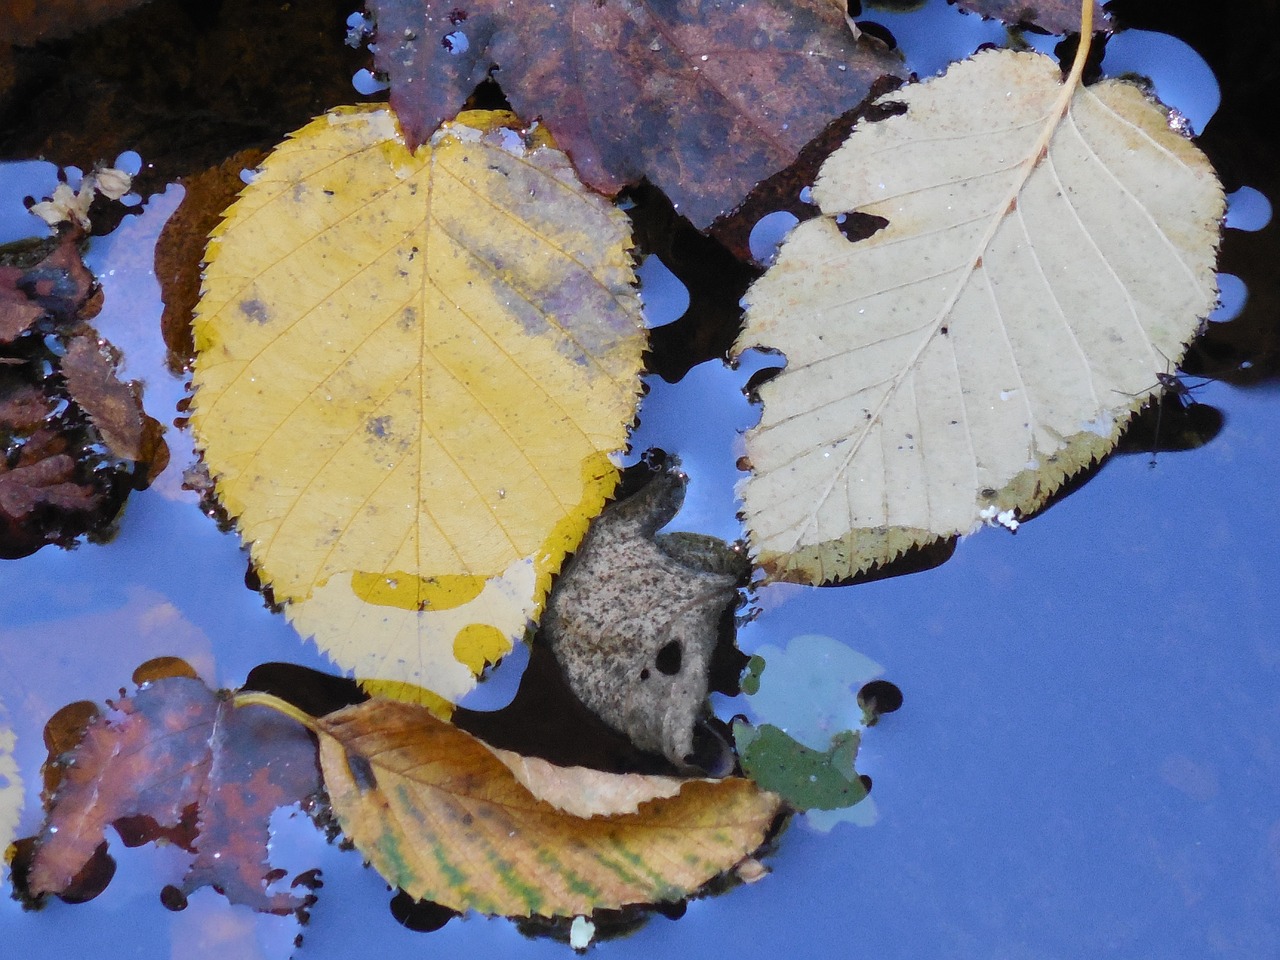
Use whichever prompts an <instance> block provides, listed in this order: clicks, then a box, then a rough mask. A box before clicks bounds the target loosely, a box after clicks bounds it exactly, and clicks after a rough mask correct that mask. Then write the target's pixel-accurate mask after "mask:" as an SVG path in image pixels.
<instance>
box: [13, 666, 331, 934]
mask: <svg viewBox="0 0 1280 960" xmlns="http://www.w3.org/2000/svg"><path fill="white" fill-rule="evenodd" d="M65 739H66V738H65V737H64V736H61V735H58V736H55V737H54V738H53V739H52V745H53V746H54V747H61V746H62V745H63V743H64V741H65ZM50 763H51V764H53V765H56V766H59V767H60V768H61V776H60V778H59V779H58V782H57V784H56V789H55V790H54V793H53V795H52V796H50V797H46V805H47V819H46V822H45V825H44V828H43V829H42V831H41V833H40V834H39V836H38V837H36V838H34V844H31V845H29V846H28V848H27V849H28V851H29V853H28V854H27V856H28V857H29V859H27V860H26V862H25V863H23V864H21V866H20V867H19V868H18V870H17V873H18V874H19V877H18V882H19V884H20V886H21V887H22V889H23V891H24V893H25V895H26V896H28V897H30V898H32V899H38V898H40V897H42V896H45V895H49V894H57V895H59V896H64V897H66V898H69V899H85V898H86V897H85V894H86V891H85V890H84V889H83V886H82V880H83V877H84V875H85V874H86V871H87V870H90V869H92V865H94V864H95V863H97V864H98V865H99V866H101V864H102V861H103V858H104V857H105V853H104V852H102V851H103V849H104V846H103V841H104V836H105V832H106V828H107V827H108V826H113V827H115V829H116V831H117V832H118V833H119V834H120V836H121V839H122V840H123V841H124V842H125V843H126V844H127V845H130V846H136V845H138V844H140V843H146V842H149V841H164V842H168V843H172V844H175V845H176V846H178V847H180V848H182V849H184V850H187V851H190V852H191V853H192V854H193V856H192V859H191V862H190V866H189V868H188V871H187V874H186V877H185V878H184V880H183V883H182V886H181V892H182V893H183V894H184V895H185V894H187V893H190V892H191V891H193V890H196V889H198V888H199V887H202V886H205V885H209V886H213V887H215V888H216V889H218V890H220V891H221V892H223V893H224V894H226V896H227V897H228V898H229V899H230V900H231V901H232V902H234V903H241V904H245V905H246V906H250V907H252V908H254V909H256V910H261V911H265V912H272V913H292V912H295V911H300V910H302V909H304V908H305V907H306V906H308V905H309V904H310V902H311V900H312V899H313V898H312V897H311V896H310V894H309V893H302V892H298V891H296V890H284V891H276V890H268V889H267V886H268V881H269V880H272V879H276V877H275V875H274V874H273V868H272V867H271V865H270V864H269V863H268V854H267V844H268V841H269V839H270V833H269V829H268V818H269V817H270V815H271V813H272V812H273V811H274V810H276V809H277V808H279V807H281V806H286V805H289V804H294V803H303V802H306V801H308V800H310V799H311V798H312V797H313V796H314V795H315V794H316V793H317V792H318V790H319V786H320V784H319V777H318V770H317V768H316V759H315V744H314V742H313V741H312V739H311V736H310V734H308V733H307V731H306V729H305V728H304V727H302V726H300V725H299V724H297V723H296V722H294V721H293V720H291V719H289V718H287V717H285V716H282V715H281V714H280V713H278V712H277V711H274V710H270V709H267V708H263V707H246V708H243V709H236V708H233V707H232V705H231V702H230V700H229V699H228V698H226V697H224V696H221V695H219V694H217V693H214V692H213V691H211V690H209V689H208V687H206V686H205V685H204V684H203V683H202V682H201V681H199V680H196V679H192V678H189V677H181V676H177V677H166V678H163V679H160V680H157V681H155V682H154V683H151V684H148V685H147V686H144V687H143V688H142V689H140V690H139V691H138V692H137V693H136V694H134V695H133V696H130V697H122V698H121V699H119V700H116V701H114V702H111V703H110V709H109V710H108V711H107V712H105V713H104V714H102V715H101V716H98V717H95V718H92V719H91V720H90V721H89V722H88V724H87V727H86V728H85V731H84V735H83V738H82V739H81V740H80V741H79V742H78V743H77V744H76V745H75V746H74V747H73V748H72V749H71V750H70V751H68V752H65V753H58V754H52V753H51V756H50ZM107 873H108V878H109V869H108V870H107ZM89 892H90V893H96V891H89Z"/></svg>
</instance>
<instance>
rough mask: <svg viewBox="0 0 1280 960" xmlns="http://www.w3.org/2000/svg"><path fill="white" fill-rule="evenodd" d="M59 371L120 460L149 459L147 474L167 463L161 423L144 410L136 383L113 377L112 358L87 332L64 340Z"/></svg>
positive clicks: (142, 460) (167, 451) (73, 395)
mask: <svg viewBox="0 0 1280 960" xmlns="http://www.w3.org/2000/svg"><path fill="white" fill-rule="evenodd" d="M62 375H63V376H64V377H65V378H66V381H67V389H68V391H70V393H71V396H72V398H73V399H74V400H75V402H76V403H77V404H79V406H80V409H81V410H83V411H84V412H85V413H86V414H88V416H89V419H90V420H92V421H93V425H94V426H95V427H97V429H98V433H99V434H100V435H101V436H102V441H103V442H104V443H105V444H106V445H107V446H108V447H109V448H110V450H111V452H112V453H113V454H114V455H115V456H117V457H120V458H121V459H123V460H133V461H134V462H137V463H146V464H149V466H150V469H149V473H148V477H147V479H148V480H151V479H154V478H155V477H156V476H157V475H159V473H160V471H162V470H163V469H164V468H165V466H166V465H167V464H168V463H169V448H168V446H167V445H166V444H165V442H164V428H163V427H161V426H160V424H159V422H158V421H157V420H155V419H154V418H153V417H149V416H147V414H146V413H145V412H144V411H143V409H142V389H141V387H140V385H139V384H138V383H137V382H136V381H132V380H131V381H129V382H128V383H125V382H122V381H121V380H119V379H118V378H117V377H116V370H115V360H114V359H113V358H112V357H110V356H108V355H107V354H106V352H105V346H104V344H103V343H101V342H100V341H98V340H97V339H96V338H95V337H93V336H92V333H91V332H90V333H86V334H84V335H82V336H78V337H76V338H75V339H73V340H72V341H71V343H70V344H68V345H67V352H66V355H65V356H63V358H62Z"/></svg>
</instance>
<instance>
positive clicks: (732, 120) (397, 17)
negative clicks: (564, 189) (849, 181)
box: [369, 0, 902, 228]
mask: <svg viewBox="0 0 1280 960" xmlns="http://www.w3.org/2000/svg"><path fill="white" fill-rule="evenodd" d="M369 8H370V10H372V11H373V13H374V14H375V16H376V19H377V23H378V34H377V38H376V39H377V52H376V54H375V60H374V62H375V64H376V66H377V68H378V69H379V70H381V71H385V72H386V73H387V75H388V76H389V77H390V80H391V104H392V106H393V107H394V108H395V110H396V113H397V115H398V116H399V118H400V122H401V124H402V125H403V127H404V130H405V135H406V138H407V139H408V141H409V146H410V148H412V147H414V146H416V145H417V144H419V143H421V142H423V141H425V140H426V139H427V138H428V137H430V136H431V133H432V132H433V131H434V130H435V129H436V127H437V126H438V125H439V124H440V122H441V121H442V120H445V119H448V118H450V117H452V116H453V115H454V114H455V113H457V111H458V110H459V109H460V108H461V107H462V105H463V103H464V101H465V100H466V99H467V97H468V96H469V95H470V94H471V92H472V90H473V89H474V88H475V86H476V85H477V84H478V83H479V82H480V81H482V80H484V79H485V78H486V77H488V76H489V73H490V70H491V69H492V68H493V67H494V66H495V65H496V66H498V68H499V72H498V73H497V74H496V76H497V78H498V80H499V82H500V83H501V85H502V89H503V92H504V93H505V94H506V96H507V98H508V100H510V102H511V104H512V107H513V108H514V109H515V111H516V112H517V113H518V114H520V115H521V116H524V117H526V118H533V117H539V116H540V117H542V119H543V120H544V121H545V122H546V124H547V125H548V126H549V127H550V129H551V132H552V134H553V135H554V136H555V138H556V141H557V142H558V143H559V144H560V146H561V147H562V148H563V149H564V150H565V151H566V152H567V153H568V154H569V156H570V158H571V159H572V160H573V164H574V167H575V168H576V169H577V171H578V174H579V176H580V177H581V178H582V180H583V181H584V182H585V183H587V184H588V185H589V186H592V187H594V188H596V189H597V190H601V191H603V192H604V193H607V194H614V193H617V192H618V191H619V190H620V189H622V188H623V187H625V186H627V185H628V184H634V183H636V182H638V181H639V180H641V179H642V178H645V177H647V178H648V179H649V180H650V182H652V183H654V184H655V185H657V186H658V187H660V188H661V189H663V190H664V191H665V192H666V193H667V195H668V196H669V197H670V198H671V199H672V201H673V202H674V203H675V204H676V207H677V209H678V210H679V211H680V212H681V213H683V214H684V215H685V216H687V217H689V219H690V220H691V221H693V223H694V225H695V226H697V227H699V228H702V227H706V226H707V225H708V224H710V223H711V222H712V221H713V220H715V219H716V217H718V216H720V215H721V214H724V213H727V212H728V211H730V210H732V209H733V208H734V207H735V206H737V204H738V203H739V202H740V201H741V200H742V198H743V197H744V196H746V194H747V192H748V191H749V190H750V189H751V187H752V186H753V185H755V184H756V183H757V182H758V181H760V180H762V179H764V178H765V177H767V176H769V175H770V174H772V173H774V172H776V171H778V170H781V169H782V168H783V167H785V166H787V165H788V164H789V163H790V162H791V161H792V160H793V159H795V157H796V155H797V154H798V153H799V152H800V149H801V147H803V146H804V145H805V144H806V143H807V142H808V141H809V140H810V139H812V138H813V137H814V136H815V135H816V134H818V133H819V132H820V131H821V130H822V129H823V127H825V126H826V124H827V123H828V122H829V121H830V120H831V119H832V118H834V117H837V116H839V115H840V114H842V113H844V112H845V111H846V110H848V109H850V108H851V107H853V106H855V105H856V104H857V103H859V102H860V101H861V100H862V99H863V98H864V97H865V96H866V94H867V91H868V90H869V88H870V86H871V84H872V82H873V81H875V80H876V79H877V78H878V77H880V76H882V75H884V74H886V73H894V72H898V71H900V70H901V69H902V64H901V61H900V60H899V59H898V58H897V57H896V56H894V55H891V54H889V53H887V52H886V51H884V50H883V48H882V47H881V46H879V45H878V44H877V43H876V42H875V41H869V40H865V39H864V40H862V41H856V40H855V39H854V38H853V36H852V35H851V33H850V31H849V27H848V24H847V23H846V20H845V16H844V14H843V10H842V8H839V7H838V6H837V5H836V4H833V3H831V2H830V0H723V2H712V0H688V2H680V3H677V2H676V0H635V2H617V0H610V2H608V3H599V2H596V0H562V2H555V3H550V2H546V0H539V2H537V3H533V4H522V5H519V6H511V5H509V4H508V3H505V2H500V0H480V2H478V3H474V4H469V5H462V4H459V3H458V2H457V0H372V2H371V3H370V4H369Z"/></svg>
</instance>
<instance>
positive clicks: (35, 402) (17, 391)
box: [0, 384, 53, 432]
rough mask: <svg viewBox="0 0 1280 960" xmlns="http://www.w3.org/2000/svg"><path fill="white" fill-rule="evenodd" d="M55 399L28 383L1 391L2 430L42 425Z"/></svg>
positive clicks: (32, 427) (25, 428) (23, 429)
mask: <svg viewBox="0 0 1280 960" xmlns="http://www.w3.org/2000/svg"><path fill="white" fill-rule="evenodd" d="M52 410H53V401H52V400H50V399H49V398H48V397H47V396H45V394H44V392H43V391H41V390H39V389H37V388H36V387H33V386H30V385H28V384H22V385H20V386H18V387H16V388H14V389H12V390H7V391H5V392H3V393H0V430H17V431H23V432H25V431H28V430H34V429H35V428H36V427H38V426H40V424H41V422H42V421H43V420H44V418H45V417H47V416H48V415H49V413H50V411H52Z"/></svg>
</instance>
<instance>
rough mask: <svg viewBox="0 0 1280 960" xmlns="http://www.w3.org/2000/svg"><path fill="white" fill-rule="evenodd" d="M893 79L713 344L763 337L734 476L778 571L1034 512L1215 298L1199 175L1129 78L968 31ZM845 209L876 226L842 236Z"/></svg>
mask: <svg viewBox="0 0 1280 960" xmlns="http://www.w3.org/2000/svg"><path fill="white" fill-rule="evenodd" d="M1073 76H1074V75H1073ZM893 99H895V100H900V101H902V102H904V103H905V104H906V107H907V110H906V113H905V114H903V115H902V116H896V117H892V118H890V119H888V120H885V121H882V122H879V123H872V124H867V125H864V126H861V127H859V128H857V129H855V131H854V133H853V134H852V136H851V137H850V138H849V140H848V141H847V143H846V144H845V145H844V146H843V147H842V148H841V149H840V150H839V151H837V153H836V154H834V155H833V156H832V157H831V158H830V159H829V160H828V162H827V163H826V164H825V165H824V167H823V169H822V175H821V177H820V179H819V182H818V184H817V185H816V186H815V188H814V198H815V200H816V201H817V203H818V204H819V205H820V206H821V208H822V211H823V213H824V216H822V217H819V218H818V219H815V220H812V221H810V222H808V223H805V224H802V225H801V226H800V227H798V228H797V229H796V230H795V231H794V232H793V233H792V234H791V236H790V237H789V238H788V240H787V241H786V243H785V244H784V245H783V248H782V251H781V254H780V256H779V257H778V260H777V263H776V264H775V265H774V266H773V267H772V268H771V269H770V270H769V272H768V273H767V274H766V275H765V276H764V277H763V278H762V279H761V280H760V281H759V282H757V283H756V285H755V286H753V287H752V289H751V290H750V291H749V292H748V294H747V301H748V310H747V320H746V329H745V330H744V332H743V334H742V335H741V337H740V338H739V341H738V344H737V347H736V349H737V350H739V351H740V350H742V349H745V348H746V347H748V346H752V345H759V344H763V345H766V346H769V347H773V348H776V349H778V350H781V351H783V352H784V353H785V354H786V357H787V367H786V369H785V370H784V371H783V372H782V373H781V374H780V375H779V376H777V377H776V378H774V379H773V380H771V381H769V382H768V383H766V384H764V385H763V386H762V387H761V389H760V391H759V394H760V398H761V401H762V403H763V406H764V413H763V417H762V420H761V422H760V425H759V426H758V427H756V428H755V429H753V430H752V431H751V432H750V433H749V434H748V436H747V456H748V459H749V460H750V462H751V464H752V471H753V473H752V476H751V477H750V478H749V479H748V480H747V481H746V483H745V486H744V488H743V497H744V501H745V516H746V521H747V524H748V527H749V529H750V531H751V541H752V546H753V548H754V549H755V550H756V551H757V554H758V557H759V560H760V562H761V563H762V565H764V566H765V567H766V569H767V570H768V571H769V572H770V573H771V574H772V575H773V576H775V577H778V578H783V579H795V580H800V581H806V582H814V583H819V582H825V581H830V580H835V579H842V578H847V577H850V576H852V575H854V574H856V573H858V572H859V571H862V570H866V569H868V568H869V567H871V566H873V565H875V564H879V563H884V562H886V561H888V560H890V559H892V558H893V557H894V556H896V555H898V554H899V553H901V552H902V551H903V550H906V549H908V548H910V547H912V546H915V545H918V544H923V543H928V542H930V541H932V540H934V539H937V538H943V537H949V536H953V535H955V534H962V533H966V532H968V531H969V530H971V529H973V528H974V527H975V526H976V525H979V524H981V523H982V522H983V521H984V520H987V519H995V518H996V517H997V515H1000V518H1001V519H1002V521H1004V520H1007V521H1009V522H1010V523H1012V521H1013V520H1015V519H1016V517H1017V516H1018V514H1019V513H1022V514H1025V513H1029V512H1031V511H1034V510H1036V509H1037V508H1039V507H1040V506H1042V505H1043V504H1044V503H1045V501H1046V499H1047V498H1048V497H1049V496H1050V495H1051V494H1052V493H1053V492H1054V491H1055V490H1056V489H1058V488H1059V487H1060V486H1061V484H1062V482H1063V481H1064V480H1065V479H1066V478H1067V477H1069V476H1071V475H1072V474H1074V473H1076V472H1078V471H1079V470H1081V469H1082V468H1083V467H1085V466H1087V465H1088V464H1089V463H1091V462H1092V461H1094V460H1096V459H1097V458H1099V457H1101V456H1103V455H1104V454H1105V453H1107V452H1108V451H1109V450H1110V449H1111V448H1112V447H1113V446H1114V444H1115V442H1116V439H1117V437H1118V436H1119V434H1120V432H1121V430H1122V429H1123V427H1124V424H1125V423H1126V422H1127V420H1128V419H1129V417H1130V415H1131V414H1132V412H1133V411H1134V410H1136V409H1137V408H1139V407H1140V406H1141V405H1142V404H1143V403H1145V402H1146V400H1147V399H1148V397H1149V396H1150V395H1151V394H1152V393H1153V392H1154V390H1155V389H1156V388H1157V387H1158V385H1159V379H1160V378H1159V375H1160V374H1162V373H1165V372H1167V369H1168V365H1169V364H1170V363H1171V362H1176V361H1177V359H1178V358H1179V357H1180V356H1181V355H1182V352H1183V349H1184V345H1185V344H1186V342H1187V341H1188V340H1190V339H1191V337H1193V336H1194V335H1195V333H1196V331H1197V329H1198V326H1199V323H1200V318H1202V317H1204V316H1206V315H1207V314H1208V313H1209V311H1210V310H1211V309H1212V307H1213V303H1214V298H1215V288H1214V274H1213V265H1214V254H1215V248H1216V245H1217V239H1218V231H1219V224H1220V221H1221V217H1222V213H1223V194H1222V188H1221V186H1220V185H1219V184H1218V182H1217V180H1216V178H1215V177H1214V174H1213V170H1212V168H1211V166H1210V165H1209V162H1208V160H1207V159H1206V158H1205V157H1204V155H1203V154H1201V153H1200V151H1199V150H1197V149H1196V147H1195V146H1194V145H1192V144H1191V143H1190V142H1189V141H1188V140H1186V139H1185V138H1184V137H1182V136H1181V135H1180V134H1179V133H1177V132H1175V131H1174V130H1172V129H1171V128H1170V125H1169V123H1168V122H1167V118H1166V115H1165V113H1164V111H1163V110H1161V108H1160V107H1159V106H1158V105H1156V104H1155V103H1153V102H1152V101H1150V100H1149V99H1148V98H1147V97H1146V95H1145V94H1144V93H1143V92H1142V91H1141V90H1140V89H1139V88H1137V87H1135V86H1133V85H1131V84H1128V83H1123V82H1119V81H1108V82H1105V83H1100V84H1097V85H1096V86H1092V87H1081V88H1075V87H1064V85H1063V83H1062V80H1061V77H1060V73H1059V70H1058V66H1057V64H1055V63H1054V62H1053V61H1052V60H1050V59H1049V58H1047V57H1043V56H1040V55H1038V54H1019V53H1010V52H1007V51H991V52H986V53H982V54H979V55H978V56H976V57H974V58H973V59H971V60H968V61H965V62H963V63H960V64H956V65H954V66H952V67H951V69H950V70H949V71H948V72H947V74H946V75H945V76H944V77H942V78H939V79H937V80H933V81H929V82H926V83H922V84H917V85H914V86H912V87H909V88H907V89H905V90H903V91H902V92H901V93H899V94H894V95H893ZM940 145H943V146H940ZM852 213H856V214H859V215H868V216H870V217H879V218H883V219H885V220H887V221H888V224H887V226H885V227H884V228H883V229H881V230H879V231H878V232H876V233H874V234H873V235H872V236H870V237H869V238H867V239H864V240H860V241H858V242H856V243H854V242H850V241H849V240H847V239H846V238H845V236H844V235H843V234H842V232H841V228H842V223H841V221H840V218H841V217H842V216H843V215H845V214H852Z"/></svg>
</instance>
